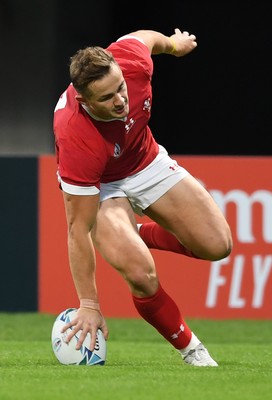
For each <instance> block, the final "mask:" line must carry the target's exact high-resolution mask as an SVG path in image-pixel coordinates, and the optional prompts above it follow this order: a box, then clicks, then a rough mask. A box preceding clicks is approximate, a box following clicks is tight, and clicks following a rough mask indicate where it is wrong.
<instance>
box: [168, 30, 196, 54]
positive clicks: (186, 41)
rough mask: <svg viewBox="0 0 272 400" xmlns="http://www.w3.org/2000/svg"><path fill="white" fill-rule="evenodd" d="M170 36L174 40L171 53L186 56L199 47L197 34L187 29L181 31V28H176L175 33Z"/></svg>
mask: <svg viewBox="0 0 272 400" xmlns="http://www.w3.org/2000/svg"><path fill="white" fill-rule="evenodd" d="M170 38H171V42H173V51H172V52H171V54H173V55H174V56H176V57H182V56H185V55H186V54H188V53H190V52H191V51H192V50H194V49H195V48H196V47H197V42H196V36H195V35H193V34H190V33H189V32H187V31H183V32H181V30H180V29H178V28H176V29H175V33H174V34H173V35H171V36H170Z"/></svg>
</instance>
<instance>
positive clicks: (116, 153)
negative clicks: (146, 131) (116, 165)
mask: <svg viewBox="0 0 272 400" xmlns="http://www.w3.org/2000/svg"><path fill="white" fill-rule="evenodd" d="M120 155H121V147H120V146H119V144H118V143H115V146H114V153H113V157H114V158H118V157H120Z"/></svg>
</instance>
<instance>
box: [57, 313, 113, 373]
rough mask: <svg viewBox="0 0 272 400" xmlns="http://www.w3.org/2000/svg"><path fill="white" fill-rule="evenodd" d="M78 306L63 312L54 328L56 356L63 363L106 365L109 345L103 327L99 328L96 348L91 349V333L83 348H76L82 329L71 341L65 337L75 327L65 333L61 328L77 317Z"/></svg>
mask: <svg viewBox="0 0 272 400" xmlns="http://www.w3.org/2000/svg"><path fill="white" fill-rule="evenodd" d="M76 313H77V308H67V310H65V311H63V312H61V313H60V314H59V315H58V316H57V318H56V320H55V322H54V324H53V328H52V334H51V340H52V348H53V352H54V354H55V356H56V357H57V359H58V361H59V362H60V363H61V364H65V365H104V364H105V362H106V356H107V345H106V340H105V338H104V335H103V333H102V331H101V329H98V331H97V335H96V341H95V348H94V350H93V351H91V350H90V348H89V347H90V341H91V335H90V333H88V334H87V336H86V338H85V340H84V342H83V344H82V346H81V348H80V349H79V350H76V344H77V342H78V340H79V336H80V333H81V331H79V332H78V333H76V334H75V335H74V336H73V338H72V339H71V340H70V342H69V343H66V342H65V338H66V337H67V335H68V334H69V333H70V332H71V330H72V329H73V328H68V329H67V330H66V331H65V332H64V333H61V329H62V328H63V326H64V325H66V324H68V323H69V322H70V321H72V320H73V319H74V318H75V317H76Z"/></svg>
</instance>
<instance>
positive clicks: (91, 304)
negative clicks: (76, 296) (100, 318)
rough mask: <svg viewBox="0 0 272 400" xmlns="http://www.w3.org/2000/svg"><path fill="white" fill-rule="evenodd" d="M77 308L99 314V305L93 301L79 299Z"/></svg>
mask: <svg viewBox="0 0 272 400" xmlns="http://www.w3.org/2000/svg"><path fill="white" fill-rule="evenodd" d="M79 306H80V308H87V309H90V310H95V311H98V312H100V305H99V303H98V301H95V300H91V299H80V302H79Z"/></svg>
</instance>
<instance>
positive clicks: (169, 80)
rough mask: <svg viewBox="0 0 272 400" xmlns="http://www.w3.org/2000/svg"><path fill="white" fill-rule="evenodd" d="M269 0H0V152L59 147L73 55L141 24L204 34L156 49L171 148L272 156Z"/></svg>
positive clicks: (159, 99)
mask: <svg viewBox="0 0 272 400" xmlns="http://www.w3.org/2000/svg"><path fill="white" fill-rule="evenodd" d="M271 11H272V6H271V5H270V2H269V1H266V0H265V1H264V0H259V1H238V0H237V1H205V2H203V1H198V2H197V1H167V2H164V3H163V4H159V2H147V1H137V2H129V1H122V0H119V1H118V2H113V1H106V0H103V1H100V2H98V1H91V0H89V1H85V0H81V1H79V2H74V1H69V0H66V1H65V0H59V1H58V0H40V1H39V0H27V1H26V0H0V34H1V39H0V41H1V64H0V65H1V67H0V68H1V70H0V71H1V103H0V155H1V154H5V155H6V154H8V155H9V154H19V155H22V154H23V155H25V154H42V153H53V152H54V146H53V132H52V114H53V109H54V106H55V103H56V102H57V99H58V96H59V94H60V93H61V92H62V91H63V90H64V89H65V87H66V85H67V84H68V83H69V76H68V62H69V57H70V56H71V55H72V54H73V53H74V52H75V51H76V50H77V49H78V48H80V47H84V46H86V45H90V44H97V45H101V46H104V47H106V46H107V45H108V44H109V43H110V42H111V41H114V40H116V39H117V38H118V37H119V36H121V35H123V34H125V33H129V32H130V31H133V30H136V29H155V30H159V31H161V32H163V33H164V34H166V35H171V34H172V32H173V30H174V28H175V27H179V28H180V29H181V30H187V31H189V32H190V33H194V34H195V35H196V36H197V41H198V47H197V49H196V50H194V51H193V52H192V53H191V54H189V55H187V56H186V57H184V58H179V59H178V58H176V57H172V56H167V55H160V56H155V57H154V62H155V72H154V77H153V90H154V100H153V111H152V117H151V123H150V125H151V127H152V129H153V133H154V136H155V137H156V139H157V141H158V142H159V143H161V144H163V145H164V146H166V148H167V149H168V151H169V153H172V154H212V155H216V154H218V155H221V154H226V155H227V154H230V155H271V154H272V150H271V147H272V146H271V145H270V142H271V140H270V136H271V133H272V123H271V112H270V110H271V67H272V62H271V61H270V59H271V50H272V39H271V38H272V23H271V15H272V14H271Z"/></svg>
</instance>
